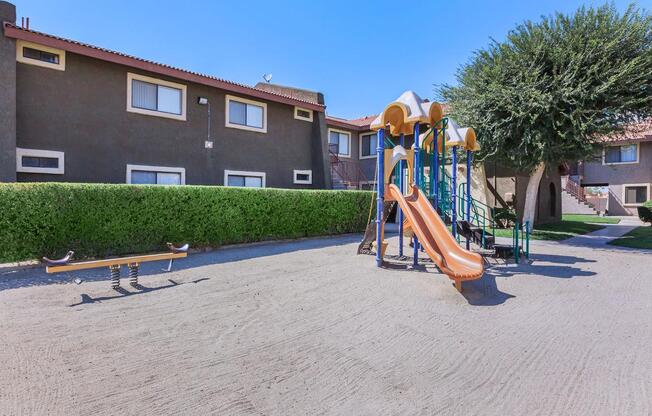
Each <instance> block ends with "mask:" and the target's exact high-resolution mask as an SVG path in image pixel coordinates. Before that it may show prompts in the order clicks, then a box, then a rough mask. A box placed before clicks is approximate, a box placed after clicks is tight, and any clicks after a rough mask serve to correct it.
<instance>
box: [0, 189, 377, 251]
mask: <svg viewBox="0 0 652 416" xmlns="http://www.w3.org/2000/svg"><path fill="white" fill-rule="evenodd" d="M371 198H372V193H370V192H363V191H330V190H281V189H247V188H226V187H208V186H169V187H164V186H143V185H107V184H62V183H29V184H27V183H25V184H0V262H1V261H18V260H24V259H33V258H38V257H40V256H44V255H45V256H49V257H57V256H62V255H63V254H64V253H65V252H66V251H67V250H70V249H72V250H74V251H75V253H76V257H78V258H83V257H105V256H109V255H122V254H127V253H142V252H148V251H155V250H164V249H165V242H167V241H171V242H174V243H178V244H179V243H186V242H188V243H190V244H191V246H193V247H196V248H201V247H216V246H219V245H223V244H232V243H247V242H254V241H263V240H274V239H287V238H298V237H307V236H318V235H328V234H338V233H349V232H358V231H362V230H364V228H365V225H366V221H367V215H368V213H369V204H370V200H371Z"/></svg>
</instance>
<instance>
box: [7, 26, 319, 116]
mask: <svg viewBox="0 0 652 416" xmlns="http://www.w3.org/2000/svg"><path fill="white" fill-rule="evenodd" d="M4 31H5V36H7V37H10V38H14V39H21V40H24V41H27V42H34V43H38V44H41V45H44V46H49V47H52V48H57V49H63V50H65V51H69V52H72V53H76V54H79V55H85V56H89V57H92V58H96V59H101V60H104V61H108V62H113V63H117V64H121V65H126V66H130V67H134V68H138V69H142V70H144V71H149V72H154V73H157V74H161V75H167V76H169V77H173V78H178V79H182V80H185V81H190V82H196V83H198V84H203V85H208V86H211V87H216V88H220V89H223V90H226V91H230V92H234V93H239V94H242V95H247V96H250V97H256V98H261V99H266V100H269V101H276V102H280V103H284V104H290V105H300V106H302V107H305V108H309V109H311V110H316V111H324V108H325V106H324V105H321V104H318V103H314V102H308V101H304V100H299V99H297V98H295V97H288V96H285V95H282V94H277V93H274V92H270V91H263V90H260V89H257V88H254V87H250V86H248V85H244V84H239V83H236V82H232V81H227V80H224V79H221V78H216V77H214V76H211V75H206V74H202V73H198V72H193V71H188V70H185V69H181V68H176V67H173V66H170V65H166V64H162V63H158V62H154V61H149V60H146V59H142V58H138V57H135V56H131V55H127V54H124V53H121V52H116V51H112V50H110V49H104V48H100V47H98V46H94V45H89V44H86V43H82V42H78V41H75V40H70V39H66V38H62V37H59V36H54V35H50V34H47V33H42V32H37V31H35V30H29V29H25V28H21V27H18V26H16V25H15V24H13V23H9V22H5V23H4Z"/></svg>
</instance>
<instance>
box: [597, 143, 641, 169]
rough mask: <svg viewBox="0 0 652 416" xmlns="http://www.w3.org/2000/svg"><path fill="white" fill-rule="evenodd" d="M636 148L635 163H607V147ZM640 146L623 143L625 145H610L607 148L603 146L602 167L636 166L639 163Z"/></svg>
mask: <svg viewBox="0 0 652 416" xmlns="http://www.w3.org/2000/svg"><path fill="white" fill-rule="evenodd" d="M632 145H633V146H636V161H635V162H610V163H607V147H622V146H632ZM640 152H641V146H640V144H639V143H625V144H612V145H608V146H604V147H603V148H602V165H603V166H611V165H636V164H638V163H639V161H640V160H641V157H640V156H641V155H640Z"/></svg>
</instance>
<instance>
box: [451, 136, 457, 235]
mask: <svg viewBox="0 0 652 416" xmlns="http://www.w3.org/2000/svg"><path fill="white" fill-rule="evenodd" d="M451 156H452V158H453V166H452V168H451V169H452V171H453V172H452V175H451V176H452V179H451V222H452V223H453V237H457V189H456V188H457V146H453V154H452V155H451Z"/></svg>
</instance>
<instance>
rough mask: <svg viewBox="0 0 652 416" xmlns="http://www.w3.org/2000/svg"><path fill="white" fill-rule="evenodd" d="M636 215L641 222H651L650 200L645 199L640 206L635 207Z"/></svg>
mask: <svg viewBox="0 0 652 416" xmlns="http://www.w3.org/2000/svg"><path fill="white" fill-rule="evenodd" d="M637 210H638V217H639V218H640V219H641V221H643V222H649V223H650V224H652V200H650V201H647V202H646V203H644V204H643V205H642V206H640V207H638V208H637Z"/></svg>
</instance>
